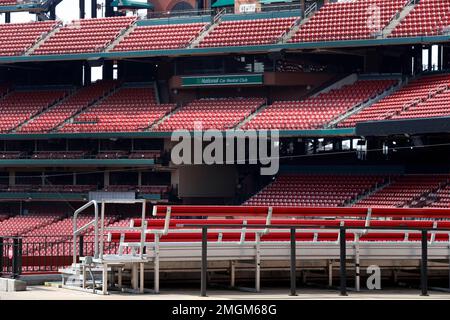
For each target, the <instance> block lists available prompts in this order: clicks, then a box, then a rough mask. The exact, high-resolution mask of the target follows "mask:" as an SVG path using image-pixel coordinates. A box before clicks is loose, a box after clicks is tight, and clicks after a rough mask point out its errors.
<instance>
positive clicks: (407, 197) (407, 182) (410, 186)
mask: <svg viewBox="0 0 450 320" xmlns="http://www.w3.org/2000/svg"><path fill="white" fill-rule="evenodd" d="M449 179H450V176H449V175H407V176H401V177H398V178H393V181H392V182H391V183H390V184H389V185H388V186H386V187H384V188H382V189H381V190H379V191H377V192H375V193H373V194H371V195H370V196H368V197H366V198H364V199H362V200H361V201H358V202H357V203H356V204H355V205H354V206H356V207H408V206H410V204H411V203H412V202H413V201H419V200H420V198H421V197H422V196H423V195H427V194H428V193H430V192H432V191H436V190H437V189H438V188H439V187H440V186H441V185H442V184H445V183H447V182H448V181H449Z"/></svg>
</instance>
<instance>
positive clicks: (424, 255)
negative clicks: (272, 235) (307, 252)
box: [178, 224, 450, 297]
mask: <svg viewBox="0 0 450 320" xmlns="http://www.w3.org/2000/svg"><path fill="white" fill-rule="evenodd" d="M178 227H187V228H197V229H201V232H202V245H201V250H202V252H201V288H200V294H201V296H203V297H205V296H206V295H207V279H208V229H210V228H223V229H233V228H239V229H242V225H230V224H228V225H227V224H217V225H213V224H211V225H201V224H184V225H178ZM246 228H256V229H262V228H264V229H285V230H290V295H291V296H295V295H297V284H296V283H297V281H296V274H297V269H298V268H297V239H296V232H297V230H300V229H303V230H311V229H321V230H335V231H339V236H338V242H339V251H340V259H339V269H340V272H339V273H340V276H339V277H340V295H341V296H346V295H347V290H348V289H347V266H346V261H347V237H346V235H347V231H348V230H353V231H356V232H359V233H360V234H364V233H366V232H368V231H370V230H382V231H391V230H393V231H403V232H408V231H419V232H421V241H420V242H421V259H420V260H421V263H420V284H421V285H420V289H421V295H422V296H427V295H428V243H429V241H428V235H429V234H432V235H433V234H436V233H440V232H445V233H448V234H449V235H450V229H445V228H441V229H438V230H437V229H431V228H414V227H411V228H410V227H350V226H340V227H333V226H321V225H316V226H314V225H310V226H298V225H282V226H281V225H280V226H274V225H246ZM433 238H434V237H431V241H430V243H433ZM257 239H258V237H257ZM358 239H359V238H358V237H356V238H355V240H356V241H359V240H358ZM449 275H450V267H449Z"/></svg>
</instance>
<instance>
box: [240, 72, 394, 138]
mask: <svg viewBox="0 0 450 320" xmlns="http://www.w3.org/2000/svg"><path fill="white" fill-rule="evenodd" d="M395 83H396V81H395V80H359V81H356V82H355V83H353V84H351V85H346V86H343V87H342V88H339V89H334V90H331V91H329V92H326V93H322V94H319V95H317V96H312V97H309V98H307V99H305V100H303V101H277V102H275V103H273V104H272V105H270V106H268V107H267V108H265V109H264V110H262V111H261V112H259V113H257V114H256V116H255V117H253V118H252V119H251V120H250V121H249V122H248V123H246V124H245V125H244V127H243V128H245V129H282V130H283V129H284V130H303V129H318V128H321V127H323V126H324V125H325V124H327V123H328V122H330V121H331V120H333V119H334V118H336V117H337V116H339V115H340V114H343V113H345V112H347V111H348V110H349V109H351V108H352V107H355V106H357V105H358V104H361V103H362V102H365V101H367V100H368V99H370V98H373V97H375V96H377V95H379V94H381V93H382V92H384V91H386V90H387V89H388V88H390V87H392V86H393V85H394V84H395Z"/></svg>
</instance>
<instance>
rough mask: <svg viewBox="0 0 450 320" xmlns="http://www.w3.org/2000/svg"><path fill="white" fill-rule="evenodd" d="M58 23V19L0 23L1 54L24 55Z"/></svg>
mask: <svg viewBox="0 0 450 320" xmlns="http://www.w3.org/2000/svg"><path fill="white" fill-rule="evenodd" d="M57 24H58V23H57V22H56V21H45V22H34V23H6V24H0V56H18V55H23V54H24V53H25V52H26V51H27V50H28V49H29V48H31V47H32V46H33V45H34V44H35V43H36V42H37V41H38V40H39V39H40V38H42V37H43V36H45V35H46V34H47V33H49V32H50V31H51V30H52V29H53V28H55V27H56V26H57Z"/></svg>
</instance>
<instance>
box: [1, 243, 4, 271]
mask: <svg viewBox="0 0 450 320" xmlns="http://www.w3.org/2000/svg"><path fill="white" fill-rule="evenodd" d="M3 258H4V257H3V238H2V237H0V277H1V276H2V275H3Z"/></svg>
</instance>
